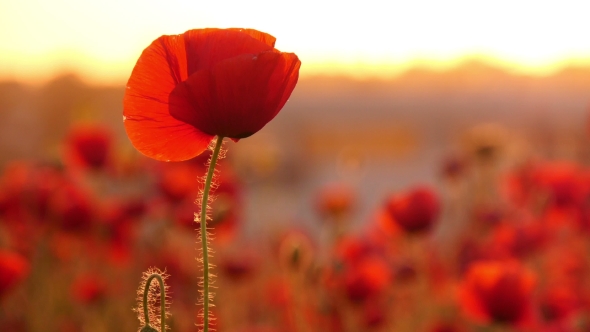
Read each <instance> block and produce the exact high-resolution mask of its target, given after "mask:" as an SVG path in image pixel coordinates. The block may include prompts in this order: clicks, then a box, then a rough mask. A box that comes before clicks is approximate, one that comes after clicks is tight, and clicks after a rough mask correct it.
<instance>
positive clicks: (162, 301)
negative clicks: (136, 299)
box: [143, 273, 166, 332]
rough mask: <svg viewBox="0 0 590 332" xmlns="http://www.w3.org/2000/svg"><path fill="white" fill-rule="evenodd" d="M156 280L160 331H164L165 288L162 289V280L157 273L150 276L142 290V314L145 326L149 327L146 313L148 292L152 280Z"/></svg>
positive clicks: (147, 313)
mask: <svg viewBox="0 0 590 332" xmlns="http://www.w3.org/2000/svg"><path fill="white" fill-rule="evenodd" d="M154 278H155V279H158V283H159V284H160V326H161V327H160V331H161V332H165V331H166V288H164V280H163V279H162V276H161V275H159V274H158V273H154V274H151V275H150V276H149V277H148V279H147V281H146V282H145V289H144V290H143V314H144V318H145V326H150V317H149V311H148V292H149V291H150V284H151V283H152V280H153V279H154Z"/></svg>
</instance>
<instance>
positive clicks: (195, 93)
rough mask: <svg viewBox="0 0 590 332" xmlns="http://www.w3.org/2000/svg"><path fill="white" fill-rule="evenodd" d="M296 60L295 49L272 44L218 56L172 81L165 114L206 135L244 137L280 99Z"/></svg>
mask: <svg viewBox="0 0 590 332" xmlns="http://www.w3.org/2000/svg"><path fill="white" fill-rule="evenodd" d="M300 66H301V62H300V61H299V59H298V58H297V56H296V55H295V54H293V53H282V52H278V51H275V50H272V51H267V52H262V53H259V54H243V55H240V56H236V57H233V58H230V59H227V60H223V61H221V62H219V63H218V64H217V65H215V66H214V67H213V68H211V70H201V71H198V72H196V73H194V74H192V75H191V76H190V77H189V78H188V79H187V80H186V81H185V82H183V83H181V84H179V85H178V87H177V88H176V89H175V91H173V93H172V94H171V102H170V106H171V108H170V114H172V116H174V117H175V118H177V119H179V120H181V121H185V122H187V123H191V124H192V125H194V126H195V127H196V128H198V129H199V130H200V131H202V132H204V133H207V134H210V135H220V136H224V137H229V138H233V139H240V138H245V137H248V136H250V135H252V134H254V133H255V132H257V131H259V130H260V129H262V127H264V125H266V124H267V123H268V122H269V121H270V120H272V119H273V118H274V117H275V116H276V115H277V113H278V112H279V111H280V110H281V108H282V107H283V106H284V105H285V103H286V102H287V99H288V98H289V96H290V95H291V92H292V91H293V89H294V88H295V84H296V83H297V80H298V77H299V67H300ZM181 100H185V101H186V103H189V104H190V106H191V107H187V106H186V104H182V102H181ZM179 105H184V107H180V106H179Z"/></svg>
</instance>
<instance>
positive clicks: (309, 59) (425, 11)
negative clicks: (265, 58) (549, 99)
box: [0, 0, 590, 84]
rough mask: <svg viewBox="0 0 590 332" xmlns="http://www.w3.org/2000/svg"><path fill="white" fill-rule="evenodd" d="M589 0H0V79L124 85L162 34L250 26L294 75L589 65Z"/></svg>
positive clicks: (529, 70) (535, 70) (537, 70)
mask: <svg viewBox="0 0 590 332" xmlns="http://www.w3.org/2000/svg"><path fill="white" fill-rule="evenodd" d="M588 13H590V2H588V4H584V1H579V0H574V1H560V2H559V3H557V2H553V4H549V3H546V2H539V1H516V0H511V1H493V2H492V1H486V2H485V4H484V2H483V1H472V0H471V1H470V0H451V1H404V2H399V1H372V0H365V1H358V2H348V3H347V2H344V1H321V0H313V1H307V0H305V1H278V0H250V1H243V0H241V1H221V0H217V1H178V0H167V1H163V0H160V1H152V0H102V1H81V0H54V1H48V0H8V1H7V0H1V1H0V41H1V42H0V79H7V78H8V79H17V80H24V81H28V82H32V83H35V82H43V81H45V80H47V79H49V78H50V77H52V76H54V75H55V74H58V73H61V72H64V71H74V72H79V73H80V74H81V76H82V77H84V78H85V79H86V80H88V81H91V82H98V83H107V84H108V83H122V82H125V81H126V79H127V77H128V76H129V73H130V72H131V69H132V68H133V65H134V64H135V61H136V60H137V58H138V57H139V54H140V53H141V51H142V50H143V49H144V48H145V47H146V46H147V45H148V44H149V43H151V41H152V40H154V39H155V38H157V37H158V36H160V35H162V34H177V33H182V32H184V31H186V30H188V29H193V28H204V27H249V28H255V29H258V30H261V31H265V32H268V33H270V34H272V35H274V36H275V37H277V45H276V47H277V48H278V49H279V50H281V51H289V52H295V53H297V55H298V56H299V57H300V59H301V60H302V63H303V65H302V69H301V72H302V75H313V74H346V75H353V76H356V77H367V76H368V77H371V76H380V77H391V76H395V75H398V74H400V73H403V72H404V71H405V70H407V69H408V68H410V67H411V66H414V65H421V66H428V67H432V68H435V69H445V68H448V67H450V66H453V65H456V64H457V62H459V61H460V60H462V59H465V58H474V57H478V58H482V59H485V60H486V61H489V62H492V63H495V64H499V65H502V66H504V67H505V68H508V69H509V70H511V71H516V72H521V73H526V74H540V75H543V74H548V73H551V72H553V71H555V70H558V69H559V68H562V67H563V66H565V65H568V64H576V65H584V66H590V36H589V32H590V19H588Z"/></svg>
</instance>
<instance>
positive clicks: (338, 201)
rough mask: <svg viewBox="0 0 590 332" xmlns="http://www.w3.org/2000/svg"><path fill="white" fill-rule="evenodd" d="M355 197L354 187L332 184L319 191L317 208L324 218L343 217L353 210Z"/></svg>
mask: <svg viewBox="0 0 590 332" xmlns="http://www.w3.org/2000/svg"><path fill="white" fill-rule="evenodd" d="M355 198H356V197H355V193H354V191H353V190H352V188H350V187H348V186H346V185H343V184H332V185H329V186H326V187H324V188H322V189H321V191H320V192H319V193H318V195H317V200H316V208H317V211H318V212H319V214H320V215H321V216H322V217H324V218H333V219H341V218H342V217H343V216H346V215H348V214H349V213H350V212H351V211H352V209H353V207H354V202H355Z"/></svg>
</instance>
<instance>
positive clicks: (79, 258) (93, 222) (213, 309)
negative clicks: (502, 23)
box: [0, 29, 590, 332]
mask: <svg viewBox="0 0 590 332" xmlns="http://www.w3.org/2000/svg"><path fill="white" fill-rule="evenodd" d="M185 44H186V45H185ZM211 45H213V46H215V47H213V46H211ZM235 45H240V48H237V50H236V46H235ZM185 46H186V47H185ZM187 50H188V51H187ZM211 50H215V51H217V53H215V52H213V53H211ZM193 51H194V52H193ZM191 52H192V53H191ZM199 52H205V53H204V54H200V53H199ZM207 52H210V53H207ZM197 53H199V56H200V57H196V59H198V61H197V60H195V61H187V60H186V59H184V58H183V57H191V56H195V54H197ZM242 53H243V54H242ZM140 60H141V61H138V64H137V65H136V67H135V69H134V71H133V73H132V75H131V78H130V79H129V82H128V84H127V88H126V89H125V92H124V97H123V124H121V123H118V127H124V128H125V131H126V133H127V135H128V139H129V141H131V143H132V144H133V146H134V147H135V148H136V149H137V150H138V151H139V152H138V151H135V150H130V149H124V148H122V147H124V146H126V145H127V146H128V142H127V141H126V142H124V143H122V142H121V141H120V137H118V136H117V135H115V134H114V133H113V132H112V126H107V125H105V124H102V123H101V122H100V121H77V122H73V121H72V122H71V124H70V126H69V128H68V132H67V134H65V135H64V137H65V139H64V140H63V141H62V142H61V145H60V146H61V148H60V149H59V150H60V152H59V153H58V154H54V157H53V158H39V159H20V160H14V159H12V160H9V161H8V162H7V163H6V164H5V165H4V167H3V168H2V170H1V173H0V331H10V332H21V331H27V332H28V331H31V332H37V331H59V332H78V331H80V332H81V331H91V332H94V331H97V332H102V331H105V332H106V331H133V330H136V331H139V330H141V331H142V332H146V331H147V332H153V331H159V330H163V328H160V319H159V318H158V316H159V315H160V309H159V308H160V306H163V307H165V308H166V313H164V317H165V318H166V319H165V320H166V321H167V329H168V330H170V331H174V332H184V331H187V332H188V331H200V330H203V329H204V331H206V332H208V331H214V330H215V331H220V332H273V331H277V332H279V331H280V332H303V331H322V332H341V331H342V332H364V331H378V332H390V331H396V332H410V331H412V332H414V331H425V332H453V331H454V332H467V331H476V332H479V331H481V332H484V331H490V332H491V331H531V332H533V331H541V332H570V331H571V332H574V331H590V282H588V281H589V280H590V258H589V257H590V255H588V253H589V252H590V169H588V164H589V163H588V158H587V155H585V154H584V153H582V152H583V151H586V150H583V149H580V151H577V152H580V153H577V154H576V153H571V154H570V158H567V159H566V158H559V157H556V156H555V155H554V156H551V155H550V154H547V153H544V152H543V151H542V150H541V149H540V148H539V147H537V146H534V144H528V145H527V144H524V143H523V141H522V140H516V139H515V136H511V135H510V133H509V130H507V129H506V128H504V127H502V126H500V125H497V124H489V123H487V124H481V125H478V126H475V127H473V128H471V129H469V130H466V132H465V133H464V134H463V135H462V137H463V139H462V141H461V144H457V146H452V147H449V151H454V152H452V153H448V154H446V155H445V157H444V158H441V159H440V160H438V161H437V162H436V163H431V164H430V163H429V164H427V165H418V166H419V167H417V166H416V165H413V166H410V168H412V167H414V166H416V167H415V168H416V169H415V172H416V173H418V172H419V171H421V172H424V170H426V172H428V173H429V177H428V179H436V181H416V182H415V183H412V184H410V185H408V186H405V187H404V188H402V189H400V188H396V189H395V190H393V189H392V190H390V192H389V193H388V194H386V195H382V196H379V197H377V198H375V196H376V195H375V192H371V193H367V191H361V190H359V189H358V187H355V186H354V185H352V184H351V182H350V181H327V180H326V181H324V179H320V180H319V181H317V182H320V183H321V185H319V186H316V187H314V189H313V190H309V191H307V192H305V193H304V195H305V196H306V198H307V200H305V202H306V204H305V205H304V207H303V208H302V209H304V210H305V211H307V212H308V213H293V211H287V209H285V211H283V212H284V214H283V215H284V217H283V218H284V220H276V221H277V222H276V224H273V225H270V224H266V223H262V222H260V221H258V222H256V220H255V219H257V218H259V219H263V218H262V217H261V216H263V215H264V210H265V209H271V208H272V206H271V204H253V202H252V196H249V195H248V193H250V194H252V193H256V191H257V190H258V191H263V190H264V187H265V186H266V187H269V188H270V187H272V188H280V190H279V191H278V192H275V193H274V194H273V191H272V190H268V191H267V197H266V199H267V200H268V201H269V202H270V201H271V200H270V198H271V196H280V195H283V194H287V193H293V192H295V190H294V189H293V188H294V187H295V186H296V182H298V181H302V180H301V179H302V178H304V177H305V176H306V175H307V176H309V174H299V175H298V176H299V178H297V177H296V176H294V175H293V174H294V173H297V172H296V171H293V169H295V167H293V169H291V170H286V171H284V173H283V176H284V179H283V180H285V179H286V178H290V177H291V180H290V181H285V182H284V183H283V184H282V185H281V186H277V187H273V185H272V181H273V178H272V177H268V178H267V179H266V183H264V181H261V182H260V183H258V184H257V183H255V182H256V181H254V180H253V178H254V177H256V176H258V177H260V178H264V174H265V173H268V172H270V171H269V170H271V169H275V170H276V169H278V168H281V167H283V168H287V167H286V164H281V163H279V162H277V159H278V158H277V154H279V153H278V152H277V150H278V149H273V148H268V147H267V146H264V145H263V144H259V145H256V146H254V148H251V150H241V154H242V156H244V155H248V156H249V158H250V161H253V163H252V164H250V165H245V164H244V162H243V160H244V159H240V158H236V157H235V156H234V155H233V154H232V152H233V151H234V150H232V149H233V148H234V147H236V145H239V144H241V142H242V141H245V140H249V139H250V138H249V137H250V136H252V135H256V133H257V132H258V131H259V130H261V129H262V128H263V127H264V126H265V125H266V124H267V123H268V122H269V121H271V120H272V119H273V118H274V117H275V116H276V115H277V114H278V112H279V111H280V110H281V108H282V107H283V106H284V105H285V103H286V102H287V100H288V99H289V97H290V95H291V92H292V91H293V89H294V88H295V86H296V84H297V80H298V71H299V66H300V64H301V63H300V61H299V59H298V58H297V56H296V55H294V54H293V53H283V52H280V51H278V50H276V49H275V48H274V37H272V36H270V35H268V34H265V33H262V32H259V31H256V30H251V29H226V30H218V29H202V30H189V31H187V32H185V33H184V34H182V35H174V36H162V37H160V38H158V39H157V40H156V41H154V43H153V44H151V45H150V46H148V47H147V48H146V50H145V51H144V53H143V54H142V55H141V58H140ZM181 60H182V61H181ZM183 61H184V62H183ZM478 75H479V74H478ZM476 76H477V75H476ZM236 77H237V78H236ZM212 82H213V83H215V84H213V83H212ZM208 89H209V90H208ZM474 89H475V88H474ZM224 93H225V94H224ZM342 95H344V93H342ZM418 95H420V93H418ZM234 97H237V98H235V99H234ZM64 99H66V98H64ZM0 101H1V100H0ZM0 106H2V105H1V104H0ZM341 106H343V107H344V106H346V105H341ZM15 109H18V108H15ZM431 114H436V112H435V111H431ZM319 116H320V115H318V117H319ZM334 122H337V121H334ZM449 122H450V120H449ZM580 126H582V124H580ZM121 131H122V130H121ZM285 134H287V133H285ZM360 136H362V135H359V137H358V139H357V140H358V141H361V140H362V137H360ZM376 137H378V138H379V136H378V135H377V136H376ZM396 137H397V138H396V139H394V140H391V141H389V140H383V139H376V140H375V141H374V142H373V143H375V142H376V143H378V145H379V146H380V148H381V149H383V148H385V150H388V149H389V144H391V149H394V148H399V147H400V146H402V147H404V146H406V145H411V144H408V142H411V140H409V139H400V137H401V136H396ZM224 138H225V142H224ZM322 138H323V139H325V137H322ZM402 138H403V137H402ZM232 141H233V143H232ZM326 141H328V143H329V144H328V143H326ZM588 141H589V140H588V138H587V137H584V138H582V137H578V141H576V142H574V143H575V144H572V146H575V147H584V146H588V144H590V143H589V142H588ZM236 142H237V143H236ZM322 142H324V143H325V145H316V149H318V150H322V149H324V150H329V149H326V148H325V147H326V146H328V147H329V146H334V145H335V144H336V145H337V144H338V141H337V140H336V139H332V141H329V140H328V139H325V140H322ZM234 143H235V144H234ZM224 144H225V145H224ZM330 144H331V145H330ZM310 145H313V144H310ZM318 146H319V148H318ZM365 148H367V149H370V148H371V146H369V145H367V146H365ZM237 151H238V152H240V150H239V149H237ZM140 152H141V153H140ZM56 155H59V157H58V158H56V157H55V156H56ZM344 159H345V161H346V160H347V162H348V165H344V167H345V168H346V167H349V168H351V169H355V167H357V166H358V165H357V164H356V161H355V160H356V159H354V158H349V159H346V158H344ZM306 162H307V160H304V161H299V165H302V164H305V163H306ZM310 163H311V162H310ZM211 164H212V165H213V166H215V167H210V165H211ZM340 166H342V165H340ZM249 167H250V169H249ZM394 172H395V170H393V169H392V170H391V173H394ZM279 173H280V172H279ZM301 173H304V172H301ZM285 174H286V175H285ZM289 174H290V175H289ZM367 177H370V176H367ZM275 180H276V179H275ZM377 181H379V182H385V180H384V179H377ZM209 189H211V194H212V196H213V197H212V198H211V199H210V200H209V199H207V197H206V195H207V194H208V193H209ZM299 189H301V188H300V187H299ZM368 189H369V190H371V189H372V188H368ZM281 191H282V192H281ZM203 197H205V198H203ZM366 197H370V198H371V199H372V200H373V201H371V202H368V201H367V199H366ZM201 203H204V204H203V206H205V207H208V209H207V208H205V209H204V211H203V210H202V209H201V207H200V204H201ZM253 206H254V208H255V209H256V210H259V211H257V212H259V213H254V214H253V213H252V211H251V210H252V209H253V208H252V207H253ZM369 206H370V209H371V211H370V213H369V214H368V217H365V216H363V217H362V219H361V217H359V215H358V214H357V213H356V212H357V211H359V210H364V211H366V210H367V209H368V207H369ZM207 211H209V214H208V215H207V213H206V212H207ZM247 211H249V212H248V213H247ZM293 215H297V216H312V217H310V219H312V220H311V221H310V222H299V221H297V220H293V219H292V216H293ZM246 216H248V217H246ZM203 219H206V220H207V222H206V223H201V222H199V221H200V220H203ZM310 225H311V226H310ZM204 230H208V232H205V234H207V233H208V234H209V237H208V239H205V244H206V245H202V243H201V238H200V235H201V234H203V231H204ZM207 250H208V251H209V254H208V253H207ZM207 259H209V262H208V263H207ZM203 261H204V262H203ZM204 267H209V268H210V270H211V271H209V273H210V274H209V277H205V279H203V270H204ZM205 270H206V269H205ZM150 273H157V274H159V275H160V276H161V277H163V279H164V281H165V283H166V286H165V287H164V288H165V290H166V297H165V299H164V300H161V298H160V297H159V296H160V291H161V290H162V289H161V288H162V287H160V286H157V285H156V284H153V285H154V286H148V287H147V288H148V289H149V290H150V292H149V296H148V295H146V300H147V301H146V302H145V303H146V304H145V306H144V302H143V300H144V295H145V291H144V289H145V288H146V279H147V278H148V277H149V275H150ZM205 273H206V272H205ZM205 275H206V274H205ZM208 293H210V295H209V294H208ZM203 294H205V298H204V299H205V300H204V304H203V300H202V298H201V297H202V296H203ZM209 300H210V301H211V303H210V309H209V310H207V309H205V311H203V306H204V307H207V303H208V301H209ZM209 311H210V315H209ZM204 312H205V313H204ZM146 316H147V319H149V320H150V324H151V325H150V324H148V322H147V321H146ZM201 326H203V328H201ZM142 327H146V328H142ZM159 332H163V331H159Z"/></svg>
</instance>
